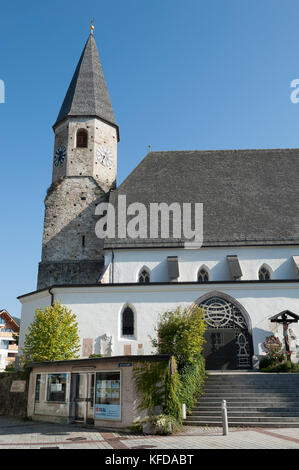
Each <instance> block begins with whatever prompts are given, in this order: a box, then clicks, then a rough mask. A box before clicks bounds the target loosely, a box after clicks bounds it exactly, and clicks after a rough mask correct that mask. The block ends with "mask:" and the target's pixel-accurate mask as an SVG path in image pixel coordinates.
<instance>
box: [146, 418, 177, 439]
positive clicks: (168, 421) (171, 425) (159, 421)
mask: <svg viewBox="0 0 299 470" xmlns="http://www.w3.org/2000/svg"><path fill="white" fill-rule="evenodd" d="M150 423H151V424H152V425H153V428H154V430H153V434H160V435H167V434H172V433H175V432H177V431H179V430H180V428H181V423H179V422H178V421H177V420H176V419H175V418H174V417H173V416H169V415H165V414H161V415H157V416H151V417H150Z"/></svg>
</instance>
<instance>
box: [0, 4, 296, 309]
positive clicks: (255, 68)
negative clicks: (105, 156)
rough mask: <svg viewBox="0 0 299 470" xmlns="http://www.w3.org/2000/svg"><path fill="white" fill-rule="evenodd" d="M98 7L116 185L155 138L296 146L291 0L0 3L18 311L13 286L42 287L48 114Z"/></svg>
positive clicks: (3, 296)
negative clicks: (114, 137) (116, 131)
mask: <svg viewBox="0 0 299 470" xmlns="http://www.w3.org/2000/svg"><path fill="white" fill-rule="evenodd" d="M91 18H94V20H95V38H96V42H97V45H98V49H99V53H100V58H101V62H102V65H103V69H104V74H105V78H106V81H107V84H108V89H109V92H110V96H111V100H112V105H113V108H114V112H115V116H116V119H117V122H118V125H119V127H120V137H121V141H120V143H119V149H118V168H119V169H118V184H119V183H120V182H121V181H122V180H123V179H124V178H125V177H126V176H127V175H128V174H129V172H130V171H131V170H132V169H133V168H134V167H135V166H136V164H137V163H138V162H139V161H140V160H141V159H142V158H143V157H144V155H145V154H146V153H147V150H148V145H149V144H151V146H152V149H153V150H174V149H183V150H188V149H228V148H236V149H237V148H288V147H298V146H299V103H298V104H297V105H296V104H293V103H292V102H291V100H290V94H291V92H292V89H291V87H290V84H291V81H292V80H294V79H296V78H299V27H298V19H299V3H297V4H296V2H294V1H293V0H284V1H283V2H282V1H281V0H126V1H124V0H114V1H113V2H108V1H102V0H85V1H84V2H83V3H82V2H81V1H77V0H72V1H70V0H60V1H57V0H51V2H50V1H47V2H40V1H36V0H34V1H28V2H24V1H11V2H5V3H4V2H2V5H1V14H0V45H1V47H0V80H3V81H4V83H5V103H4V104H3V103H1V104H0V124H1V125H0V142H1V145H0V157H1V186H0V191H1V198H0V214H1V231H0V266H1V271H0V277H1V279H0V308H6V309H7V310H8V311H9V312H10V313H11V314H12V315H17V316H20V312H21V306H20V303H19V301H18V300H17V299H16V297H17V296H18V295H21V294H24V293H27V292H31V291H33V290H35V288H36V279H37V266H38V262H39V261H40V256H41V242H42V229H43V216H44V202H43V201H44V197H45V194H46V190H47V188H48V186H49V185H50V183H51V171H52V170H51V168H52V167H51V165H52V154H53V143H54V139H53V131H52V125H53V124H54V122H55V120H56V117H57V114H58V111H59V109H60V106H61V104H62V101H63V98H64V95H65V93H66V90H67V87H68V85H69V82H70V80H71V77H72V74H73V72H74V69H75V66H76V64H77V61H78V59H79V56H80V54H81V52H82V49H83V47H84V44H85V42H86V40H87V37H88V34H89V23H90V19H91ZM282 164H283V162H282ZM232 176H233V175H232ZM199 184H200V178H199Z"/></svg>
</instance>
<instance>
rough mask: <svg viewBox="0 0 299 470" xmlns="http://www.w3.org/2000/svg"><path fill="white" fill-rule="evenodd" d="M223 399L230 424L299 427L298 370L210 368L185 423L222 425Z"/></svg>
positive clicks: (189, 424)
mask: <svg viewBox="0 0 299 470" xmlns="http://www.w3.org/2000/svg"><path fill="white" fill-rule="evenodd" d="M222 400H226V404H227V415H228V425H229V426H230V427H232V426H244V427H249V426H254V427H299V374H268V373H264V374H263V373H261V372H216V371H215V372H210V373H208V378H207V379H206V381H205V385H204V391H203V394H202V395H201V396H200V398H199V399H198V401H197V403H196V405H195V406H194V408H192V411H191V414H190V415H188V416H187V419H186V420H184V424H185V425H188V426H222V414H221V403H222Z"/></svg>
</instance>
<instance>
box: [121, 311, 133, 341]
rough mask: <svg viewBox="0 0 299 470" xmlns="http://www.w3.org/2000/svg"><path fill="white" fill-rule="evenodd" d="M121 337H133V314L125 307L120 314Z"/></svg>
mask: <svg viewBox="0 0 299 470" xmlns="http://www.w3.org/2000/svg"><path fill="white" fill-rule="evenodd" d="M122 335H123V336H132V335H134V312H133V310H132V309H131V308H130V307H126V308H125V309H124V311H123V313H122Z"/></svg>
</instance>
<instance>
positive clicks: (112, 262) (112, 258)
mask: <svg viewBox="0 0 299 470" xmlns="http://www.w3.org/2000/svg"><path fill="white" fill-rule="evenodd" d="M111 268H112V273H111V284H114V251H113V250H112V253H111Z"/></svg>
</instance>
